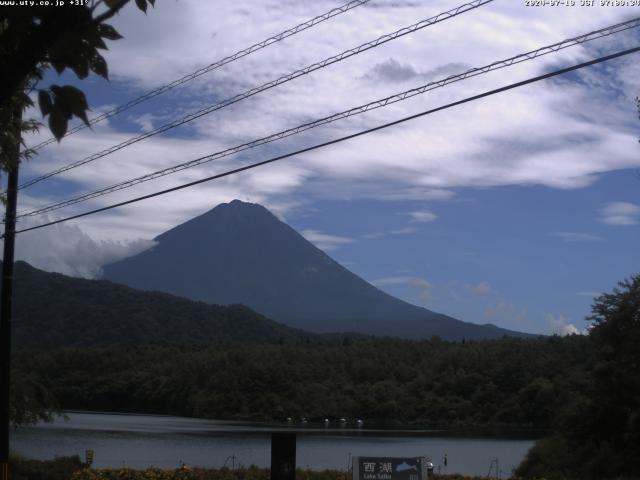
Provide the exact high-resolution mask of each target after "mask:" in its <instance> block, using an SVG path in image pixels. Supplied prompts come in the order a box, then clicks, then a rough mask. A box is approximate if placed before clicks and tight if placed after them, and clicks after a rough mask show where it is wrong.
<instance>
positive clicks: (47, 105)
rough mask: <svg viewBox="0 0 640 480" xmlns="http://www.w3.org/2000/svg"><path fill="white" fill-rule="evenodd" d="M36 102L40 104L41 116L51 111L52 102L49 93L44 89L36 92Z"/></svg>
mask: <svg viewBox="0 0 640 480" xmlns="http://www.w3.org/2000/svg"><path fill="white" fill-rule="evenodd" d="M38 104H39V105H40V112H42V116H43V117H46V116H47V115H49V114H50V113H51V109H52V108H53V103H52V102H51V95H49V92H47V91H46V90H40V91H39V92H38Z"/></svg>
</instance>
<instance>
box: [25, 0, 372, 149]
mask: <svg viewBox="0 0 640 480" xmlns="http://www.w3.org/2000/svg"><path fill="white" fill-rule="evenodd" d="M370 1H371V0H352V1H350V2H347V3H345V4H344V5H342V6H340V7H336V8H334V9H331V10H329V11H328V12H326V13H323V14H322V15H318V16H317V17H314V18H312V19H311V20H307V21H306V22H304V23H301V24H299V25H296V26H295V27H293V28H289V29H287V30H285V31H284V32H280V33H278V34H277V35H274V36H272V37H269V38H267V39H266V40H263V41H262V42H258V43H254V44H253V45H251V46H250V47H247V48H244V49H242V50H239V51H237V52H236V53H234V54H232V55H229V56H227V57H224V58H222V59H220V60H217V61H215V62H213V63H211V64H209V65H207V66H206V67H202V68H200V69H198V70H196V71H195V72H191V73H189V74H188V75H185V76H184V77H182V78H179V79H177V80H174V81H173V82H171V83H167V84H166V85H162V86H161V87H158V88H154V89H153V90H150V91H148V92H147V93H145V94H144V95H141V96H139V97H137V98H134V99H133V100H130V101H128V102H127V103H124V104H122V105H119V106H117V107H115V108H113V109H111V110H109V111H107V112H104V113H102V114H100V115H98V116H96V117H94V118H92V119H91V120H89V125H86V124H84V123H81V124H79V125H78V126H76V127H74V128H72V129H70V130H69V131H68V132H67V133H66V134H65V135H64V136H65V137H67V136H69V135H72V134H74V133H76V132H79V131H80V130H84V129H85V128H87V127H88V126H91V125H95V124H96V123H98V122H101V121H103V120H106V119H107V118H111V117H113V116H115V115H118V114H119V113H122V112H124V111H126V110H129V109H130V108H132V107H135V106H136V105H139V104H140V103H142V102H145V101H147V100H149V99H151V98H153V97H157V96H158V95H161V94H163V93H165V92H168V91H169V90H172V89H173V88H176V87H178V86H180V85H183V84H185V83H187V82H190V81H191V80H194V79H195V78H198V77H200V76H201V75H204V74H205V73H209V72H211V71H213V70H216V69H217V68H220V67H222V66H224V65H226V64H228V63H231V62H234V61H236V60H238V59H240V58H242V57H246V56H247V55H251V54H252V53H254V52H257V51H258V50H262V49H263V48H265V47H268V46H269V45H273V44H274V43H277V42H280V41H282V40H284V39H285V38H288V37H291V36H292V35H295V34H296V33H300V32H302V31H304V30H307V29H309V28H311V27H314V26H315V25H318V24H319V23H322V22H324V21H326V20H329V19H330V18H333V17H335V16H337V15H340V14H342V13H345V12H348V11H349V10H351V9H353V8H356V7H359V6H360V5H364V4H365V3H368V2H370ZM55 141H56V139H55V138H53V137H52V138H49V139H47V140H45V141H43V142H41V143H38V144H37V145H35V146H33V147H30V149H31V150H34V151H37V150H40V149H41V148H44V147H46V146H47V145H49V144H51V143H54V142H55Z"/></svg>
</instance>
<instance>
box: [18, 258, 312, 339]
mask: <svg viewBox="0 0 640 480" xmlns="http://www.w3.org/2000/svg"><path fill="white" fill-rule="evenodd" d="M15 277H16V278H15V283H14V308H13V310H14V321H13V336H14V342H15V343H14V344H15V346H16V348H17V349H21V350H40V349H45V350H50V349H57V348H60V347H73V346H78V347H80V346H81V347H94V346H107V345H135V344H146V343H154V342H156V343H195V344H206V343H209V342H211V341H214V340H215V341H238V342H285V343H286V342H300V341H307V340H308V339H312V338H313V335H310V334H307V333H306V332H302V331H299V330H295V329H292V328H289V327H286V326H284V325H281V324H279V323H277V322H274V321H272V320H269V319H267V318H265V317H264V316H262V315H260V314H258V313H256V312H254V311H252V310H250V309H249V308H247V307H244V306H242V305H231V306H220V305H208V304H205V303H202V302H194V301H191V300H187V299H184V298H178V297H175V296H173V295H168V294H166V293H159V292H141V291H138V290H134V289H132V288H129V287H126V286H123V285H116V284H113V283H111V282H106V281H97V280H85V279H79V278H71V277H67V276H64V275H60V274H57V273H48V272H43V271H41V270H38V269H36V268H33V267H32V266H30V265H29V264H27V263H25V262H17V263H16V265H15Z"/></svg>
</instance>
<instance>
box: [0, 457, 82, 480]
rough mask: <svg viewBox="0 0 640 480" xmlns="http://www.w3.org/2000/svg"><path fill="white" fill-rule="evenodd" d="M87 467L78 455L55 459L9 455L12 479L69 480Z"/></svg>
mask: <svg viewBox="0 0 640 480" xmlns="http://www.w3.org/2000/svg"><path fill="white" fill-rule="evenodd" d="M85 467H86V465H85V464H83V463H82V462H81V461H80V457H78V456H77V455H74V456H72V457H56V458H54V459H53V460H27V459H26V458H24V457H22V456H20V455H16V454H11V456H10V457H9V476H10V478H11V480H69V479H70V478H71V477H72V475H73V474H74V473H75V472H77V471H79V470H82V469H83V468H85Z"/></svg>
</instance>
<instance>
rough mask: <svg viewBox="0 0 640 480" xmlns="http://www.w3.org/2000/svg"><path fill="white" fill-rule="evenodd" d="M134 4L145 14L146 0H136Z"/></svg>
mask: <svg viewBox="0 0 640 480" xmlns="http://www.w3.org/2000/svg"><path fill="white" fill-rule="evenodd" d="M136 5H137V6H138V8H139V9H140V10H142V11H143V12H144V13H145V14H146V13H147V0H136Z"/></svg>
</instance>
